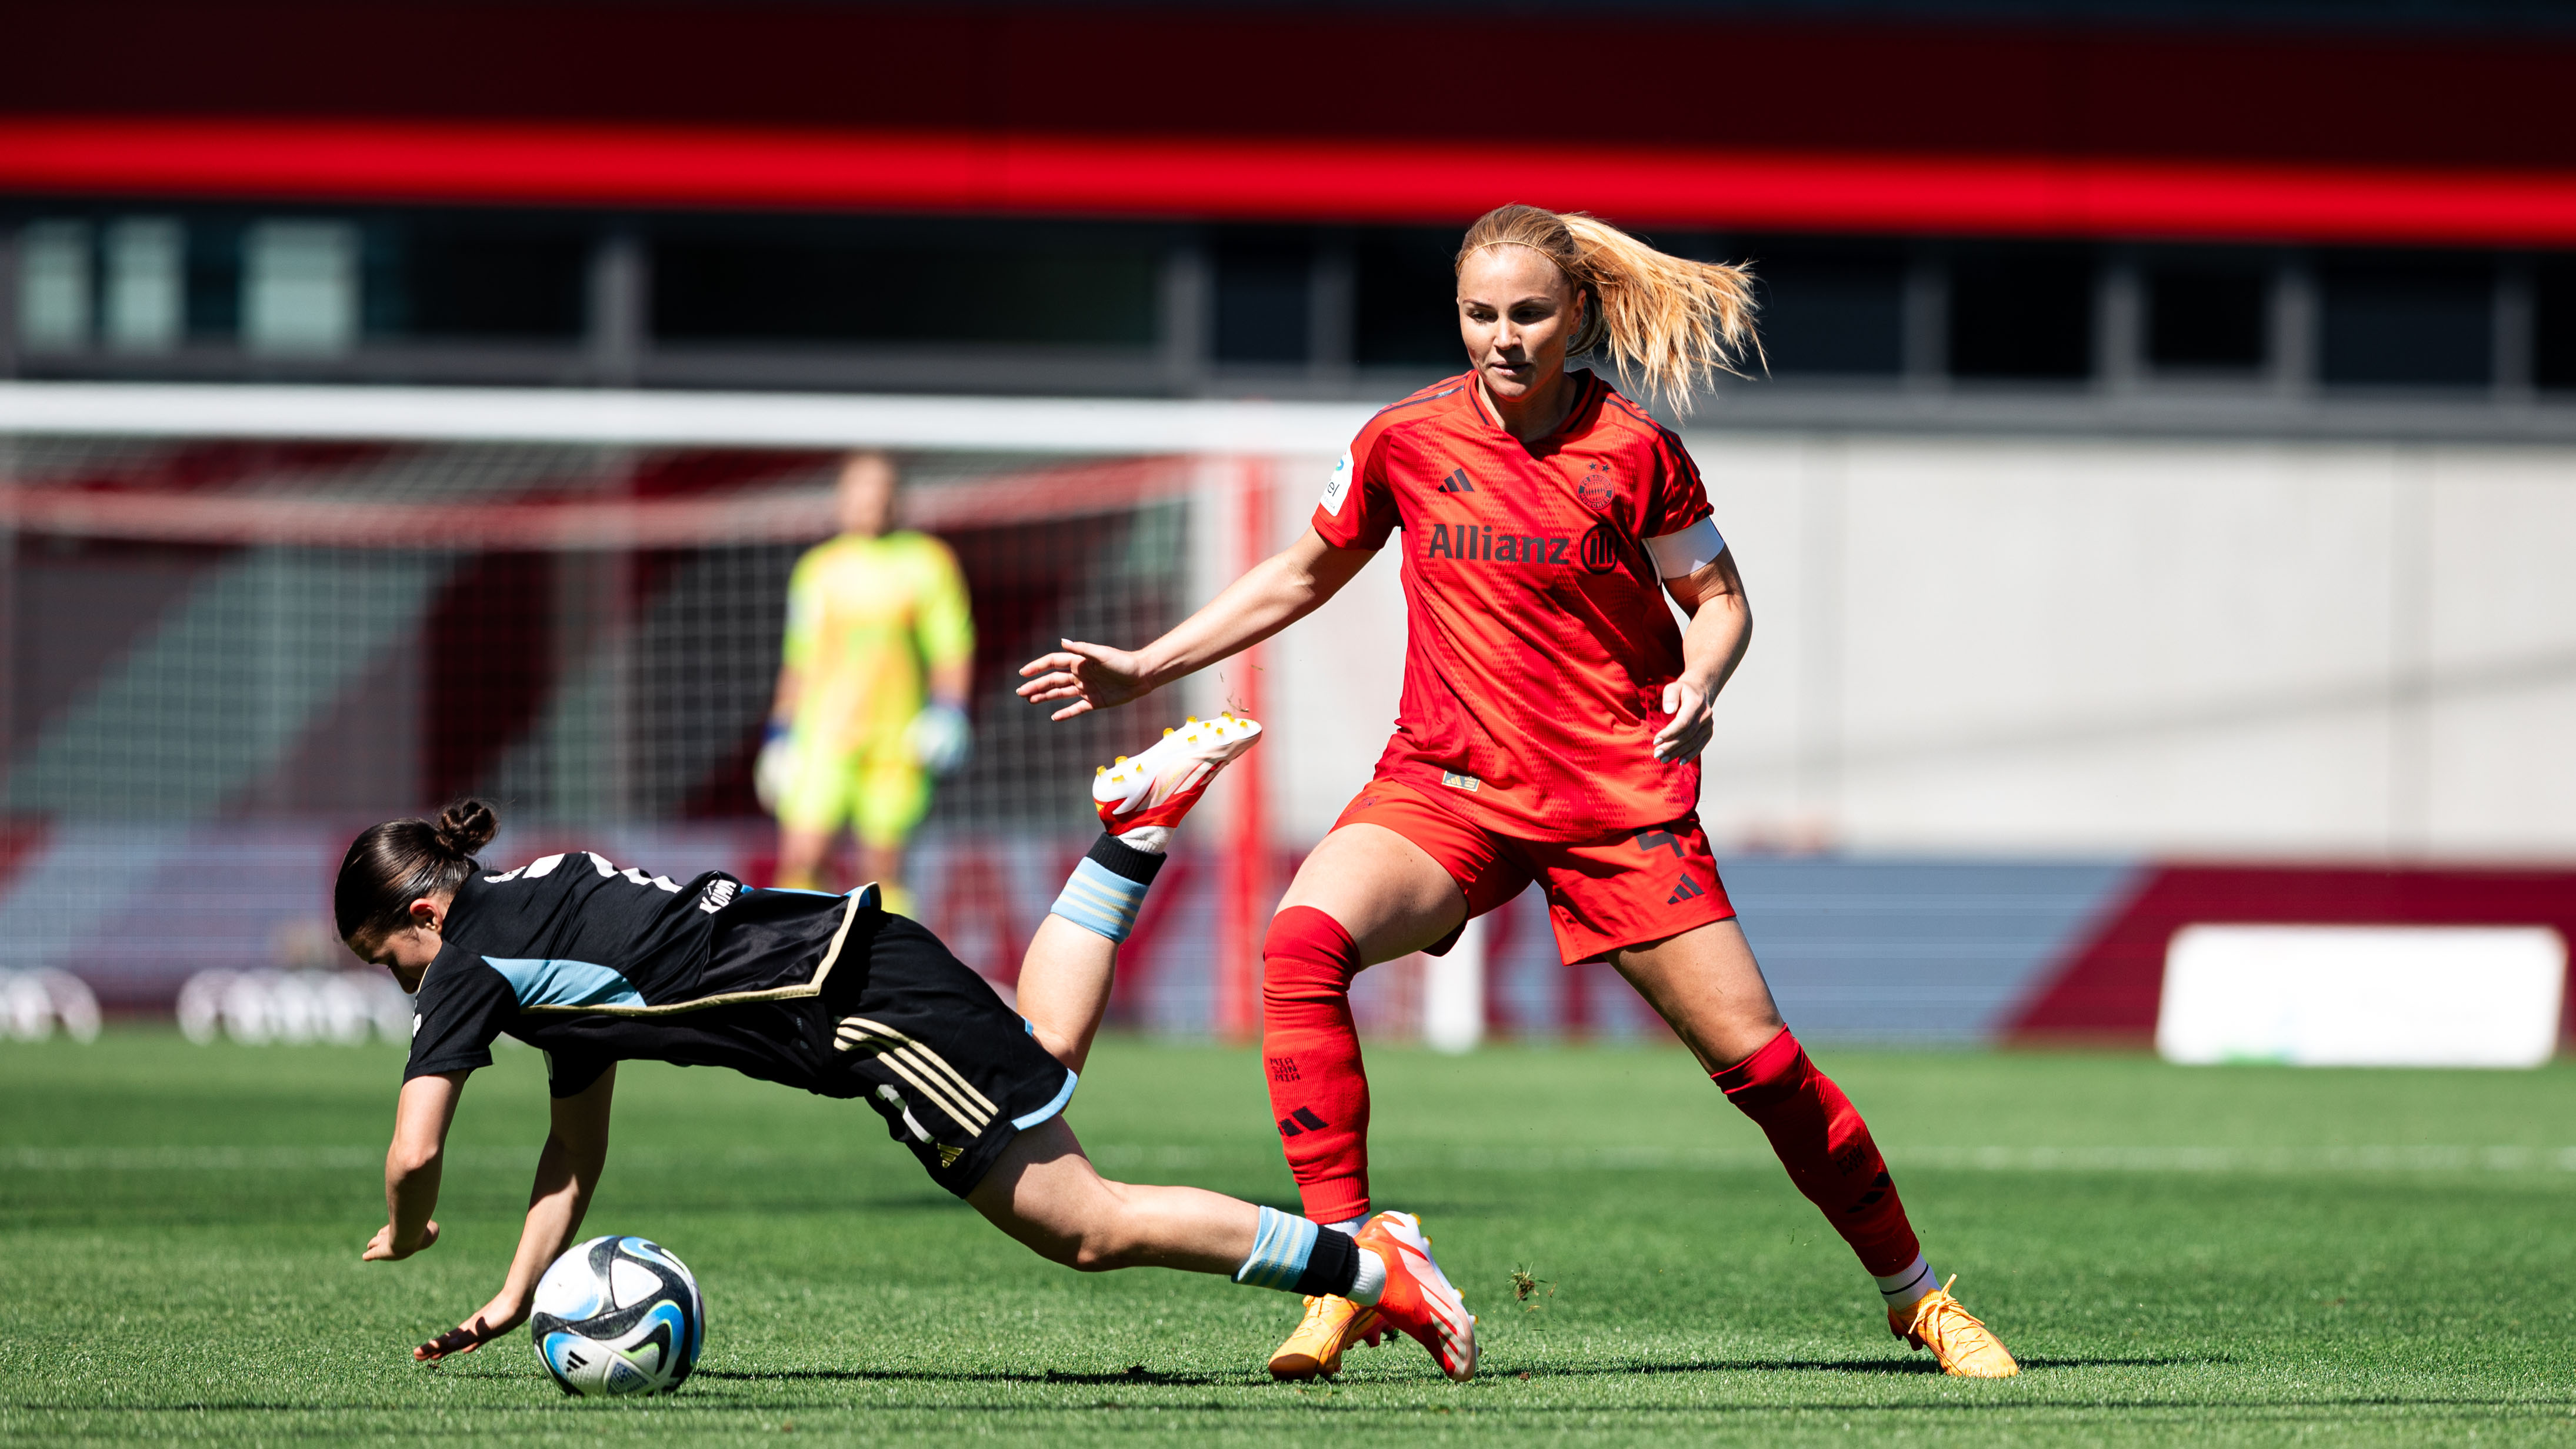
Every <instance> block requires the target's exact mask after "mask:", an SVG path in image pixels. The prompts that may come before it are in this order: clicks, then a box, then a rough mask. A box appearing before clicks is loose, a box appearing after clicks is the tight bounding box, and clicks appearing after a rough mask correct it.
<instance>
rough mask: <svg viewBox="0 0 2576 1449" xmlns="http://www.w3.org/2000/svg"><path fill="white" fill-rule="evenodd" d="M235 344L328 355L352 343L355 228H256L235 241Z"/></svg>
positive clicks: (267, 224) (275, 224)
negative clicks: (238, 248)
mask: <svg viewBox="0 0 2576 1449" xmlns="http://www.w3.org/2000/svg"><path fill="white" fill-rule="evenodd" d="M241 290H242V306H241V334H242V345H243V346H244V347H245V348H247V349H249V350H250V351H252V352H264V353H274V354H299V355H305V356H329V355H332V354H335V353H341V352H346V351H348V350H349V348H350V346H351V345H352V344H353V343H355V342H356V341H357V337H358V229H357V228H356V227H355V226H353V225H351V224H349V223H347V222H340V221H262V222H256V223H253V224H252V226H251V227H250V229H249V231H248V232H247V233H246V234H245V235H244V237H243V241H242V281H241Z"/></svg>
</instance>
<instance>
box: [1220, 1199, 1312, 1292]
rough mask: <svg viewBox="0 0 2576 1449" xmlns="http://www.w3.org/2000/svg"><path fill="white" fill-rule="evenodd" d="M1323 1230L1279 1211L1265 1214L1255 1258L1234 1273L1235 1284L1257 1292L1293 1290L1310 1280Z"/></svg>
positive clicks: (1269, 1210)
mask: <svg viewBox="0 0 2576 1449" xmlns="http://www.w3.org/2000/svg"><path fill="white" fill-rule="evenodd" d="M1322 1232H1323V1230H1322V1229H1321V1228H1318V1227H1316V1226H1315V1224H1314V1223H1313V1222H1311V1221H1309V1220H1308V1219H1305V1218H1292V1217H1290V1216H1288V1215H1287V1214H1286V1213H1283V1212H1281V1211H1280V1210H1279V1209H1277V1208H1269V1207H1266V1208H1263V1209H1262V1210H1261V1228H1260V1231H1259V1232H1257V1233H1255V1234H1254V1235H1253V1239H1252V1256H1251V1257H1249V1258H1246V1259H1244V1260H1243V1266H1242V1267H1240V1268H1237V1269H1235V1270H1234V1281H1236V1282H1237V1283H1242V1284H1247V1285H1249V1286H1251V1287H1254V1288H1277V1289H1281V1290H1283V1291H1284V1290H1287V1289H1291V1288H1294V1287H1296V1286H1297V1280H1298V1279H1300V1278H1302V1277H1304V1276H1306V1260H1307V1259H1308V1258H1310V1257H1312V1256H1314V1252H1315V1239H1316V1238H1317V1237H1319V1236H1321V1235H1322Z"/></svg>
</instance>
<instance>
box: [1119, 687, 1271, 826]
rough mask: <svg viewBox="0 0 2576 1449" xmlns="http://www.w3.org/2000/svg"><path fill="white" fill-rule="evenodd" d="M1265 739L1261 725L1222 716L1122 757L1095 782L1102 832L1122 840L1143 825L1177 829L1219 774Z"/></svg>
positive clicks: (1192, 722)
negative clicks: (1218, 772)
mask: <svg viewBox="0 0 2576 1449" xmlns="http://www.w3.org/2000/svg"><path fill="white" fill-rule="evenodd" d="M1260 738H1261V726H1259V725H1257V724H1255V723H1253V722H1252V721H1251V720H1248V719H1238V718H1236V717H1235V716H1234V715H1232V714H1220V715H1218V716H1217V717H1216V718H1214V719H1205V720H1203V719H1193V720H1190V721H1189V722H1187V723H1186V724H1183V725H1182V726H1181V727H1180V728H1178V729H1169V730H1165V731H1163V737H1162V738H1161V739H1159V740H1156V741H1155V742H1154V745H1153V748H1151V749H1148V750H1147V751H1145V753H1143V754H1141V755H1138V756H1137V757H1135V758H1134V759H1132V760H1131V759H1129V758H1127V757H1126V756H1125V755H1120V756H1119V757H1118V762H1117V763H1116V764H1114V765H1107V766H1104V767H1102V769H1101V771H1100V773H1099V774H1098V775H1095V776H1093V777H1092V781H1091V800H1092V803H1093V804H1094V805H1095V806H1097V807H1099V810H1100V824H1101V828H1102V829H1105V830H1107V831H1108V832H1109V833H1110V834H1112V835H1122V834H1124V833H1126V832H1127V831H1130V830H1134V829H1137V828H1138V827H1140V826H1146V825H1178V824H1179V823H1180V821H1181V817H1182V816H1184V815H1187V814H1188V813H1190V807H1191V806H1193V805H1196V804H1197V803H1199V796H1200V795H1201V794H1202V793H1204V792H1205V791H1206V790H1207V787H1208V782H1209V781H1210V780H1213V779H1215V778H1216V772H1217V771H1219V770H1222V769H1224V768H1225V767H1226V765H1227V764H1229V763H1231V762H1232V761H1233V760H1234V758H1235V757H1236V756H1237V755H1240V754H1242V753H1243V752H1244V751H1246V750H1248V749H1251V748H1252V746H1253V742H1254V741H1256V740H1259V739H1260Z"/></svg>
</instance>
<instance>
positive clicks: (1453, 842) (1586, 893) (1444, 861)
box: [1333, 780, 1735, 963]
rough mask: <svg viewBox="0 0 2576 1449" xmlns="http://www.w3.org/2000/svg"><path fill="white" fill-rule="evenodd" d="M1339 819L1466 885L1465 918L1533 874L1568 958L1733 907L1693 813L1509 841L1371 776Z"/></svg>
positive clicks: (1658, 934) (1658, 935)
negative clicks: (1660, 821)
mask: <svg viewBox="0 0 2576 1449" xmlns="http://www.w3.org/2000/svg"><path fill="white" fill-rule="evenodd" d="M1345 825H1380V826H1384V827H1385V828H1387V829H1389V830H1392V831H1394V832H1395V833H1396V834H1398V835H1401V836H1403V837H1404V838H1405V839H1407V840H1410V841H1412V842H1413V843H1414V844H1415V845H1417V846H1420V847H1421V848H1422V850H1423V851H1424V852H1425V853H1426V854H1428V855H1429V856H1430V857H1431V858H1432V859H1433V860H1436V861H1438V862H1440V868H1441V869H1443V870H1445V871H1447V872H1449V878H1450V879H1451V880H1454V881H1456V882H1457V883H1458V889H1459V890H1461V891H1464V892H1465V893H1466V896H1467V915H1468V917H1469V918H1470V919H1473V918H1474V917H1477V916H1481V915H1483V914H1485V913H1486V912H1487V911H1491V910H1495V909H1497V908H1499V907H1500V906H1501V905H1502V904H1503V903H1504V902H1506V901H1509V900H1510V899H1511V898H1512V897H1514V896H1516V895H1519V894H1520V893H1521V892H1522V890H1524V889H1525V888H1527V887H1528V885H1529V883H1530V882H1531V881H1537V882H1538V883H1539V885H1540V886H1541V888H1543V889H1544V890H1546V892H1547V916H1548V920H1549V922H1550V923H1552V924H1553V925H1554V926H1555V927H1556V949H1557V952H1558V954H1559V955H1560V956H1562V957H1563V958H1564V959H1565V960H1566V961H1567V962H1568V963H1572V962H1576V961H1590V960H1593V959H1594V958H1596V957H1600V956H1606V955H1608V954H1609V953H1611V952H1612V951H1615V950H1618V949H1619V948H1620V947H1622V946H1634V945H1638V944H1641V943H1643V942H1647V941H1660V940H1663V939H1664V938H1665V937H1667V936H1678V935H1680V934H1681V933H1682V932H1684V931H1687V930H1690V929H1692V928H1693V927H1696V926H1705V925H1707V924H1708V923H1709V922H1711V921H1724V920H1729V919H1732V918H1733V917H1734V915H1735V906H1734V904H1733V903H1732V902H1730V901H1728V900H1727V898H1726V886H1725V884H1724V883H1723V882H1721V881H1719V880H1718V878H1717V859H1716V857H1715V856H1713V855H1711V854H1710V853H1709V848H1708V832H1707V831H1704V830H1702V829H1700V826H1699V817H1698V816H1697V815H1685V816H1683V817H1682V818H1681V819H1679V820H1676V821H1673V822H1672V823H1671V824H1669V825H1658V826H1655V827H1654V828H1652V829H1648V830H1623V831H1620V832H1618V833H1617V834H1615V835H1607V836H1603V837H1601V838H1600V839H1597V840H1585V841H1574V842H1564V841H1553V840H1514V839H1512V838H1511V837H1510V836H1507V835H1496V834H1495V833H1493V832H1492V831H1490V830H1487V829H1485V828H1484V827H1483V826H1481V825H1476V824H1472V823H1470V822H1469V821H1468V820H1466V819H1465V818H1464V817H1462V816H1459V815H1456V814H1453V813H1451V812H1450V811H1449V810H1448V809H1446V808H1444V807H1443V806H1442V805H1441V804H1440V802H1439V801H1438V800H1436V799H1434V798H1432V797H1431V796H1430V795H1429V794H1426V793H1425V792H1423V791H1421V790H1417V789H1415V788H1413V787H1412V786H1410V785H1405V784H1399V783H1397V782H1396V781H1393V780H1371V781H1370V782H1369V784H1368V788H1366V789H1364V790H1362V791H1360V793H1359V796H1358V798H1357V799H1354V800H1353V801H1351V803H1350V804H1349V805H1348V806H1346V807H1344V808H1343V810H1342V817H1341V818H1340V819H1339V820H1336V821H1334V822H1333V828H1334V829H1336V830H1338V829H1340V828H1341V827H1342V826H1345ZM1457 939H1458V936H1457V933H1456V932H1454V931H1453V932H1451V933H1450V934H1449V935H1448V937H1447V938H1445V939H1443V940H1442V941H1441V942H1440V943H1439V944H1438V945H1435V946H1433V947H1432V948H1431V954H1432V955H1434V956H1438V955H1443V954H1445V953H1446V952H1447V951H1448V950H1449V947H1450V946H1451V945H1452V944H1453V943H1455V942H1456V941H1457Z"/></svg>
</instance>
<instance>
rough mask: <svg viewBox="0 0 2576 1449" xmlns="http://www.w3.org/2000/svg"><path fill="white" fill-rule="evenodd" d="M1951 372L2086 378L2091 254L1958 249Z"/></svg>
mask: <svg viewBox="0 0 2576 1449" xmlns="http://www.w3.org/2000/svg"><path fill="white" fill-rule="evenodd" d="M1950 371H1951V373H1952V375H1954V376H1957V377H1972V378H1980V377H1992V378H2018V379H2026V380H2033V381H2042V380H2055V379H2065V380H2070V381H2072V380H2076V379H2081V378H2085V377H2089V376H2091V375H2092V372H2093V257H2092V254H2091V252H2090V251H2088V250H2085V249H2081V248H2076V247H2047V246H1994V247H1976V248H1963V249H1961V250H1960V251H1959V252H1958V253H1957V254H1956V255H1954V256H1953V258H1952V259H1951V263H1950Z"/></svg>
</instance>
